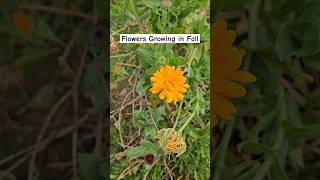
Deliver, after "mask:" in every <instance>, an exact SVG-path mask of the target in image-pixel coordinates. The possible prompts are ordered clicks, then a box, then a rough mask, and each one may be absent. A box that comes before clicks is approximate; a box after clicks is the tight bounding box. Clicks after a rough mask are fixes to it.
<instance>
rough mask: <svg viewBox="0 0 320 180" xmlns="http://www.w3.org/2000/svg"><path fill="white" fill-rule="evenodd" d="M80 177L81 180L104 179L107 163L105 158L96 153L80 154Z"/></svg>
mask: <svg viewBox="0 0 320 180" xmlns="http://www.w3.org/2000/svg"><path fill="white" fill-rule="evenodd" d="M79 163H80V175H81V176H80V179H81V180H90V179H96V180H104V179H105V175H106V169H107V168H106V165H105V164H104V163H105V162H104V159H103V158H101V157H98V156H97V155H94V154H79ZM103 168H105V169H104V171H103Z"/></svg>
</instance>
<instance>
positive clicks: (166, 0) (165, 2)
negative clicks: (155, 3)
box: [161, 0, 173, 7]
mask: <svg viewBox="0 0 320 180" xmlns="http://www.w3.org/2000/svg"><path fill="white" fill-rule="evenodd" d="M172 1H173V0H162V1H161V4H162V5H163V6H166V7H170V6H172Z"/></svg>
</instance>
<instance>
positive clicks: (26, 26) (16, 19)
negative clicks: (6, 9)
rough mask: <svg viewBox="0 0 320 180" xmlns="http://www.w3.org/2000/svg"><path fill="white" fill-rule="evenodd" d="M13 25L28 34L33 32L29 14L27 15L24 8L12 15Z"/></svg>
mask: <svg viewBox="0 0 320 180" xmlns="http://www.w3.org/2000/svg"><path fill="white" fill-rule="evenodd" d="M12 23H13V25H14V26H15V27H16V28H18V29H19V30H21V31H22V32H24V33H26V34H29V35H30V34H31V32H32V30H31V27H30V22H29V16H27V15H26V14H25V13H24V11H23V10H16V11H15V12H14V13H13V16H12Z"/></svg>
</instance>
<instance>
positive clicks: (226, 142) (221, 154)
mask: <svg viewBox="0 0 320 180" xmlns="http://www.w3.org/2000/svg"><path fill="white" fill-rule="evenodd" d="M233 126H234V120H233V121H231V122H230V123H229V124H228V125H227V128H226V132H225V133H224V136H223V139H222V142H221V145H220V147H219V150H218V154H219V155H218V156H217V158H218V160H217V162H218V164H217V167H216V170H215V172H214V176H213V179H214V180H219V179H220V175H221V170H222V168H223V166H224V158H225V154H226V151H227V148H228V146H229V143H230V139H231V135H232V131H233Z"/></svg>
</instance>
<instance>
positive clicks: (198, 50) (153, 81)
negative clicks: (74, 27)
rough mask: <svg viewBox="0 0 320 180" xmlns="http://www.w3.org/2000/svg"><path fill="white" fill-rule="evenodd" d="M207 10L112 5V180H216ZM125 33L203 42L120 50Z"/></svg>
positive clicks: (204, 5) (204, 4) (194, 5)
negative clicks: (212, 163)
mask: <svg viewBox="0 0 320 180" xmlns="http://www.w3.org/2000/svg"><path fill="white" fill-rule="evenodd" d="M208 5H209V1H195V0H190V1H187V2H183V3H181V2H180V1H173V2H172V3H169V4H163V2H162V3H161V2H160V1H144V0H139V1H128V2H125V1H117V2H113V3H112V5H111V9H112V11H111V17H112V18H113V19H116V21H112V22H113V24H112V26H111V32H112V39H113V42H112V45H113V46H112V47H113V49H111V50H112V54H111V62H110V63H111V67H112V70H111V71H112V73H111V120H112V128H111V175H110V178H111V179H126V178H135V179H165V178H170V177H172V178H175V179H177V178H187V177H189V178H195V179H208V178H209V175H210V169H209V168H210V148H209V145H210V112H209V109H210V108H209V107H210V106H209V104H210V103H209V99H210V97H209V94H210V93H209V82H210V59H209V57H210V55H209V24H208V22H209V14H208V12H209V11H208ZM120 33H123V34H125V33H128V34H129V33H131V34H134V33H159V34H161V33H166V34H172V33H185V34H200V37H201V43H200V44H118V43H117V42H118V40H119V34H120ZM161 73H163V74H161ZM169 74H171V75H169ZM159 84H160V85H159ZM171 88H173V89H175V90H172V89H171ZM171 90H172V91H171ZM169 92H170V93H169ZM178 92H179V93H178Z"/></svg>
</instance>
